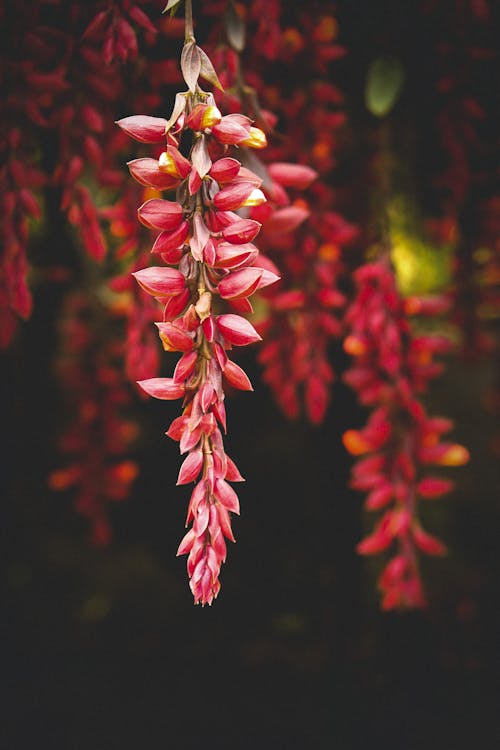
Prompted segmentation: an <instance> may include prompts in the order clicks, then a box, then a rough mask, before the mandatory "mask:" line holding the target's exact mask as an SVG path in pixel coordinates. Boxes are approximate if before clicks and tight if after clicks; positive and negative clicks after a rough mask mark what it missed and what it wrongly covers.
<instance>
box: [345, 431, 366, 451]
mask: <svg viewBox="0 0 500 750" xmlns="http://www.w3.org/2000/svg"><path fill="white" fill-rule="evenodd" d="M342 442H343V443H344V447H345V449H346V450H347V451H349V453H350V454H351V455H352V456H362V455H363V453H368V452H369V451H371V450H372V445H371V443H369V442H368V440H367V439H366V438H365V437H363V435H362V434H361V433H360V432H358V430H347V432H344V434H343V436H342Z"/></svg>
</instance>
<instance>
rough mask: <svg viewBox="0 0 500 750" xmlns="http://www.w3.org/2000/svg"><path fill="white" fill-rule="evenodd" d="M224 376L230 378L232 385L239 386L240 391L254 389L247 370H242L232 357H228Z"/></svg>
mask: <svg viewBox="0 0 500 750" xmlns="http://www.w3.org/2000/svg"><path fill="white" fill-rule="evenodd" d="M224 376H225V377H226V378H227V379H228V381H229V382H230V383H231V385H233V386H234V387H235V388H238V389H239V390H240V391H253V387H252V384H251V382H250V380H249V378H248V375H247V374H246V372H245V371H244V370H242V369H241V367H239V365H237V364H236V362H233V361H232V360H230V359H228V361H227V363H226V366H225V368H224Z"/></svg>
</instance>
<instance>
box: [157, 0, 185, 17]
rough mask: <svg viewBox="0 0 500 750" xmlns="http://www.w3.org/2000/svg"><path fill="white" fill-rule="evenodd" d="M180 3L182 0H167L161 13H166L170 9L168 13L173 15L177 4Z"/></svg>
mask: <svg viewBox="0 0 500 750" xmlns="http://www.w3.org/2000/svg"><path fill="white" fill-rule="evenodd" d="M181 3H182V0H168V3H167V4H166V5H165V7H164V8H163V10H162V13H166V12H167V11H171V13H170V15H171V16H173V15H174V13H175V12H176V10H177V8H178V6H179V5H180V4H181Z"/></svg>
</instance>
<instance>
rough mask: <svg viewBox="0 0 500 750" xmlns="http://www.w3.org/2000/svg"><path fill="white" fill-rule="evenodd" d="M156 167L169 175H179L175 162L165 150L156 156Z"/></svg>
mask: <svg viewBox="0 0 500 750" xmlns="http://www.w3.org/2000/svg"><path fill="white" fill-rule="evenodd" d="M158 169H159V170H160V171H161V172H165V173H166V174H169V175H170V176H171V177H180V176H181V175H180V173H179V169H178V167H177V164H176V163H175V161H174V160H173V158H172V156H171V155H170V154H169V153H168V152H167V151H164V152H163V153H162V154H160V156H159V158H158Z"/></svg>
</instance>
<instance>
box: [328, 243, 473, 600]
mask: <svg viewBox="0 0 500 750" xmlns="http://www.w3.org/2000/svg"><path fill="white" fill-rule="evenodd" d="M354 276H355V283H356V296H355V297H354V299H353V301H352V303H351V305H350V307H349V309H348V312H347V322H348V324H349V327H350V333H349V335H348V336H347V338H346V339H345V342H344V347H345V349H346V351H347V352H348V353H349V354H351V355H352V356H353V357H354V363H353V365H352V366H351V368H350V369H349V370H348V371H347V372H346V373H345V375H344V378H345V380H346V382H347V383H348V384H349V385H350V386H351V387H352V388H354V390H355V391H356V392H357V393H358V397H359V400H360V402H361V404H363V405H364V406H366V407H368V408H370V409H372V410H373V411H372V413H371V415H370V417H369V419H368V421H367V423H366V425H365V426H364V427H363V428H362V429H361V430H348V431H347V432H345V433H344V438H343V439H344V445H345V447H346V448H347V450H348V451H349V452H350V453H351V454H352V455H354V456H356V457H358V460H357V462H356V464H355V465H354V467H353V471H352V480H351V485H352V487H354V488H355V489H357V490H360V491H363V492H367V493H368V495H367V498H366V500H365V508H366V509H367V510H369V511H383V515H382V517H381V518H380V519H379V521H378V522H377V524H376V526H375V528H374V530H373V531H372V532H371V533H370V534H369V535H368V536H367V537H365V538H364V539H363V540H362V541H361V542H360V543H359V544H358V547H357V549H358V552H360V553H361V554H363V555H373V554H378V553H380V552H383V551H385V550H389V549H393V548H394V547H395V554H394V556H393V557H392V558H391V560H390V561H389V562H388V563H387V564H386V566H385V567H384V570H383V571H382V574H381V576H380V578H379V588H380V590H381V593H382V608H383V609H394V608H413V607H422V606H424V605H425V595H424V590H423V586H422V582H421V578H420V573H419V565H418V553H419V552H424V553H426V554H428V555H442V554H444V552H445V549H446V548H445V546H444V545H443V544H442V542H441V541H439V540H438V539H437V538H435V537H434V536H431V535H430V534H428V533H427V532H426V531H424V529H423V527H422V523H421V520H420V518H419V504H420V500H422V499H433V498H437V497H440V496H441V495H444V494H445V493H446V492H449V490H450V489H451V488H452V487H453V484H452V482H450V481H449V480H447V479H445V478H443V477H440V476H433V475H426V474H424V471H425V469H426V467H427V466H428V465H437V466H459V465H462V464H464V463H466V462H467V460H468V451H467V450H466V448H464V447H463V446H462V445H459V444H457V443H449V442H442V441H441V438H442V435H443V434H445V433H447V432H449V430H451V428H452V427H453V422H452V421H451V420H449V419H445V418H444V417H430V416H428V415H427V413H426V410H425V408H424V406H423V405H422V403H421V399H420V394H421V392H422V391H423V390H424V389H425V387H426V385H427V383H428V382H429V380H430V379H431V378H432V377H434V376H436V375H437V374H438V373H439V372H440V371H441V365H440V364H439V363H437V362H435V361H434V356H435V355H436V354H442V353H444V352H446V351H448V350H449V348H450V343H449V341H448V340H447V339H446V338H444V337H443V336H438V335H436V334H432V335H424V334H422V335H416V334H414V333H413V332H412V329H411V326H410V324H409V320H408V316H409V315H414V314H423V315H425V314H428V315H429V314H430V315H434V314H436V313H440V312H443V310H444V309H446V300H444V299H442V298H439V297H438V298H428V299H425V298H411V297H410V298H407V299H406V300H404V299H403V298H402V297H401V296H400V294H399V292H398V290H397V287H396V283H395V278H394V273H393V271H392V269H391V267H390V264H389V262H388V261H387V259H386V258H381V259H380V260H378V261H375V262H371V263H367V264H365V265H364V266H361V267H360V268H359V269H358V270H357V271H356V272H355V275H354Z"/></svg>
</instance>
